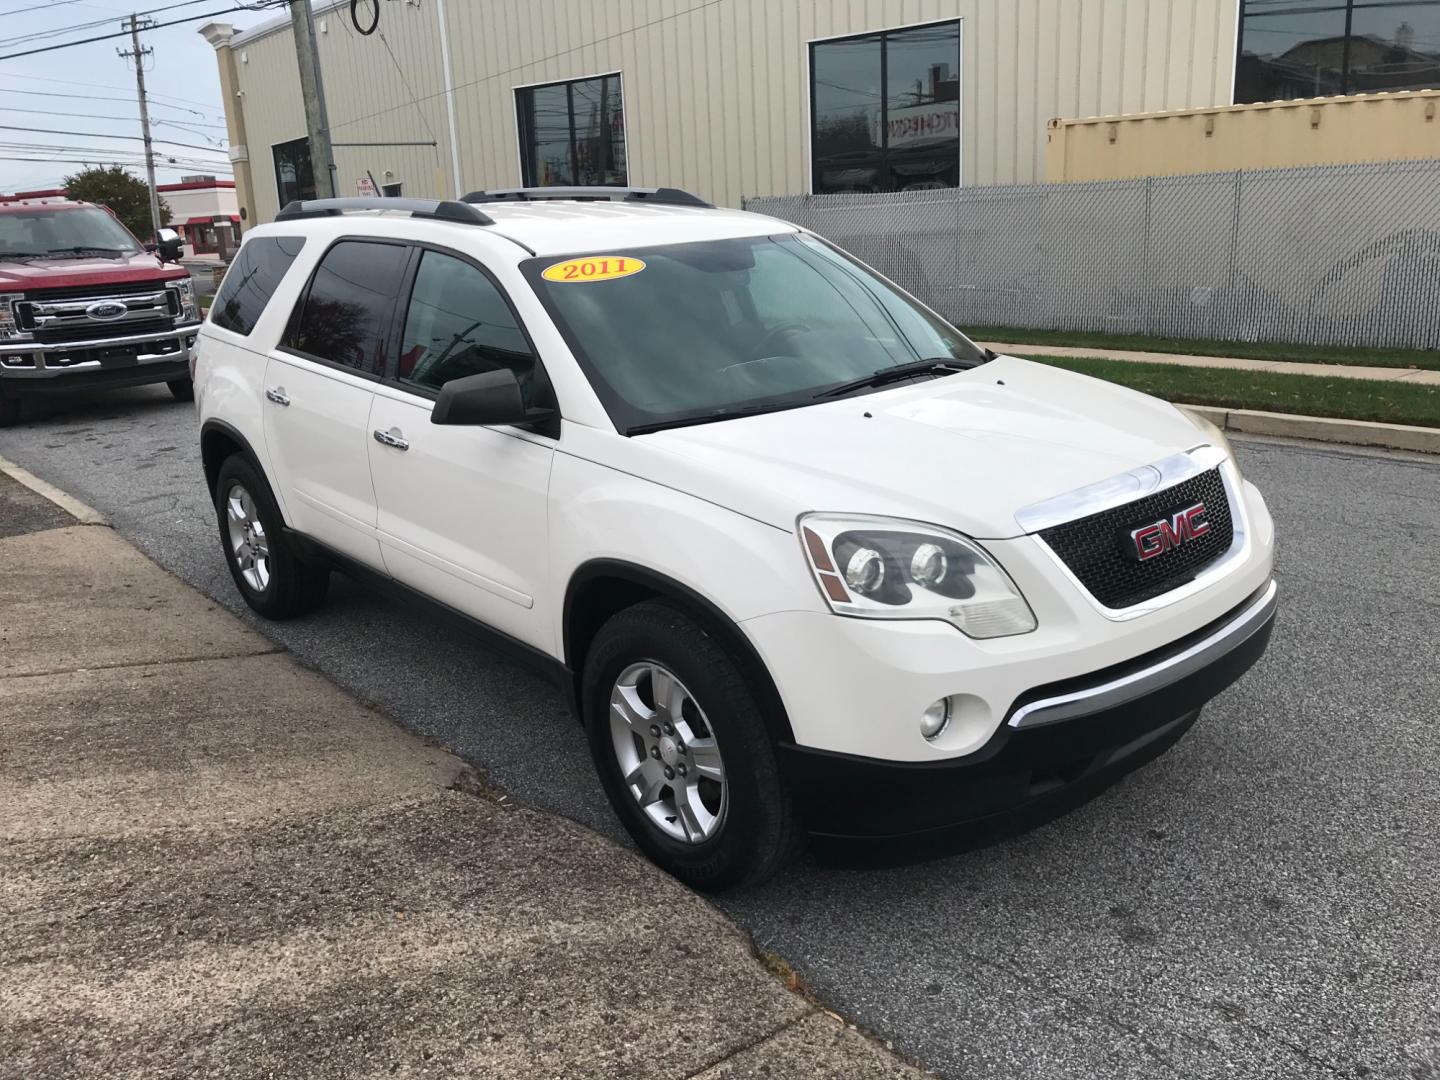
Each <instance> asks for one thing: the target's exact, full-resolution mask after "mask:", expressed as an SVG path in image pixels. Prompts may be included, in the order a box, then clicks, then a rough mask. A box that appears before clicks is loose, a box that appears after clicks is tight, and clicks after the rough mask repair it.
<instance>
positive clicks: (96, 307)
mask: <svg viewBox="0 0 1440 1080" xmlns="http://www.w3.org/2000/svg"><path fill="white" fill-rule="evenodd" d="M129 312H130V309H129V308H128V307H126V306H125V305H124V304H123V303H122V302H121V301H119V300H97V301H96V302H95V303H93V304H91V305H90V306H89V307H87V308H86V309H85V314H86V315H87V316H89V317H90V318H92V319H98V320H99V321H100V322H110V321H111V320H113V319H123V318H124V317H125V316H126V315H127V314H129Z"/></svg>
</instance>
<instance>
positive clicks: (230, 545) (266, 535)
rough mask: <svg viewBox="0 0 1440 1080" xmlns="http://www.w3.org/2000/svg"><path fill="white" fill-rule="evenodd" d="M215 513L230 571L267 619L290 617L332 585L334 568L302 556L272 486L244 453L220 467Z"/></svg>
mask: <svg viewBox="0 0 1440 1080" xmlns="http://www.w3.org/2000/svg"><path fill="white" fill-rule="evenodd" d="M215 515H216V520H217V522H218V524H219V526H220V544H221V548H222V550H223V551H224V552H225V562H226V564H227V565H228V566H229V567H230V576H231V577H232V578H234V579H235V587H236V588H238V589H239V590H240V595H241V596H243V597H244V598H245V602H246V603H247V604H249V605H250V606H251V607H252V608H253V609H254V610H255V611H256V612H258V613H259V614H261V615H264V616H265V617H266V618H267V619H291V618H294V617H295V616H297V615H304V614H305V613H306V612H309V611H313V610H314V609H315V608H317V607H319V606H320V604H321V603H322V602H323V601H324V599H325V592H326V590H327V589H328V588H329V585H330V571H329V569H328V568H326V567H323V566H319V565H316V564H314V563H308V562H305V561H304V560H303V559H301V558H299V557H298V555H297V554H296V552H295V550H294V547H293V545H292V544H291V542H290V541H289V540H288V539H287V538H286V535H285V522H284V519H283V518H282V517H281V516H280V509H279V507H278V506H277V505H276V504H275V496H274V495H273V494H272V493H271V491H270V485H269V484H267V483H266V482H265V478H264V477H263V476H262V475H261V474H260V470H259V469H257V468H256V467H255V466H254V465H253V464H251V462H250V460H249V459H248V458H246V457H245V456H244V455H242V454H233V455H231V456H230V457H228V458H226V459H225V461H224V463H223V464H221V466H220V472H219V474H218V476H217V477H216V480H215Z"/></svg>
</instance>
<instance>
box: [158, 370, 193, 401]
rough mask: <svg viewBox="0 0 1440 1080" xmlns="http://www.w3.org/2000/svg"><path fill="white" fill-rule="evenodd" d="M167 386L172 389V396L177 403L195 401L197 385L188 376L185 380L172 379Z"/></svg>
mask: <svg viewBox="0 0 1440 1080" xmlns="http://www.w3.org/2000/svg"><path fill="white" fill-rule="evenodd" d="M165 385H166V386H168V387H169V388H170V394H171V396H173V397H174V398H175V400H176V401H194V400H195V384H194V383H193V382H191V381H190V376H188V375H186V376H184V377H183V378H179V379H171V380H170V381H169V382H167V383H166V384H165Z"/></svg>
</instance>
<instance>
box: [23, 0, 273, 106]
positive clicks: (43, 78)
mask: <svg viewBox="0 0 1440 1080" xmlns="http://www.w3.org/2000/svg"><path fill="white" fill-rule="evenodd" d="M235 10H237V11H238V10H239V9H238V8H237V9H235ZM245 10H246V11H249V10H251V9H250V8H246V9H245ZM205 17H206V16H204V15H198V16H196V18H200V19H203V18H205ZM182 21H183V20H182ZM0 78H7V79H36V80H38V81H40V82H53V83H60V84H61V85H62V86H83V87H86V88H87V89H91V90H124V91H125V92H126V93H129V92H130V89H131V88H130V87H128V86H116V85H114V84H113V83H86V82H76V81H75V80H74V79H54V78H51V77H50V76H48V75H32V74H31V73H30V72H28V71H7V72H3V73H0ZM0 92H4V93H8V94H35V93H39V92H40V91H36V90H15V89H13V88H11V87H8V86H0ZM54 96H55V97H60V96H61V95H59V94H56V95H54ZM70 96H73V97H86V96H89V95H81V94H75V95H70ZM150 97H152V98H157V97H160V98H169V99H170V100H171V101H183V102H184V103H185V104H186V105H204V106H206V107H207V108H208V109H209V110H210V112H209V115H211V116H222V115H223V113H222V112H220V111H218V110H216V109H215V108H214V106H213V104H212V103H211V102H207V101H196V100H194V99H193V98H183V97H177V96H176V95H174V94H151V95H150ZM97 100H100V101H110V100H113V99H111V98H108V97H102V98H98V99H97ZM173 107H174V106H167V108H173Z"/></svg>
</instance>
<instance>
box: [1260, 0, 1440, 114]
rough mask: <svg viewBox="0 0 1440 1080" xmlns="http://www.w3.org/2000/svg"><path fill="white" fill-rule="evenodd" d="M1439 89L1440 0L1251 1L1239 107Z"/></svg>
mask: <svg viewBox="0 0 1440 1080" xmlns="http://www.w3.org/2000/svg"><path fill="white" fill-rule="evenodd" d="M1425 87H1440V0H1408V2H1399V0H1245V7H1244V14H1243V17H1242V18H1241V20H1240V46H1239V60H1238V63H1237V67H1236V73H1235V102H1236V104H1246V103H1249V102H1254V101H1276V100H1281V99H1286V98H1309V97H1328V96H1333V95H1337V94H1372V93H1379V92H1381V91H1386V90H1419V89H1423V88H1425Z"/></svg>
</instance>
